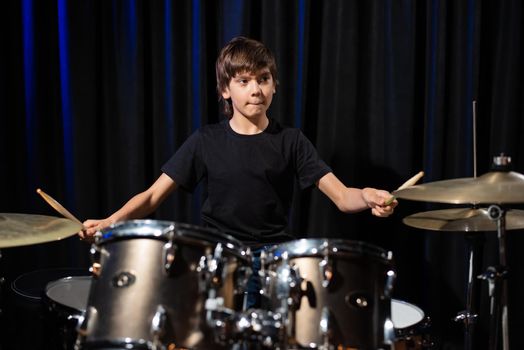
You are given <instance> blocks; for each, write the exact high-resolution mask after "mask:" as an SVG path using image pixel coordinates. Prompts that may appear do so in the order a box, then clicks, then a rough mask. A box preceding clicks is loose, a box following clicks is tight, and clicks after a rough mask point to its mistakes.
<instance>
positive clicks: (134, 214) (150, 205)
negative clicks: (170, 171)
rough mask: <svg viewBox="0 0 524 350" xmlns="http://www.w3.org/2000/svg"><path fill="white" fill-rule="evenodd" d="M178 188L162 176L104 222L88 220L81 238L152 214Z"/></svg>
mask: <svg viewBox="0 0 524 350" xmlns="http://www.w3.org/2000/svg"><path fill="white" fill-rule="evenodd" d="M176 187H177V185H176V183H175V181H174V180H173V179H171V178H170V177H169V176H167V175H166V174H162V175H160V176H159V177H158V179H157V180H156V181H155V182H154V183H153V185H151V187H149V188H148V189H147V190H145V191H144V192H140V193H139V194H137V195H135V196H134V197H132V198H131V199H130V200H129V201H128V202H127V203H126V204H124V206H123V207H122V208H120V209H118V210H117V211H116V212H115V213H113V214H112V215H111V216H109V217H107V218H105V219H102V220H86V221H85V222H84V229H83V230H82V231H81V232H79V236H80V238H85V237H89V236H93V235H94V234H95V233H96V231H97V230H102V229H104V228H106V227H108V226H109V225H111V224H113V223H115V222H117V221H122V220H130V219H140V218H143V217H145V216H146V215H148V214H150V213H152V212H153V211H154V210H155V209H156V208H158V206H159V205H160V204H161V203H162V202H163V201H164V199H165V198H166V197H167V195H168V194H169V193H171V192H172V191H173V190H175V189H176Z"/></svg>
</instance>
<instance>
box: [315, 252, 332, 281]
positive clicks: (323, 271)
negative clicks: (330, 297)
mask: <svg viewBox="0 0 524 350" xmlns="http://www.w3.org/2000/svg"><path fill="white" fill-rule="evenodd" d="M318 267H319V269H320V276H322V287H324V288H327V287H328V286H329V284H330V283H331V280H332V279H333V262H332V261H331V260H330V259H329V257H328V255H327V254H326V255H325V256H324V259H322V260H321V261H320V262H319V263H318Z"/></svg>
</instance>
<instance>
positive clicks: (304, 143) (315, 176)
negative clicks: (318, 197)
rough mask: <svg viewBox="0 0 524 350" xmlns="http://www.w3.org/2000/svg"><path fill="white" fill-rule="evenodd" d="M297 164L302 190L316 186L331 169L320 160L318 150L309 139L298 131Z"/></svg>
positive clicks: (296, 145)
mask: <svg viewBox="0 0 524 350" xmlns="http://www.w3.org/2000/svg"><path fill="white" fill-rule="evenodd" d="M295 162H296V165H295V167H296V171H297V178H298V184H299V186H300V188H301V189H305V188H308V187H310V186H312V185H314V184H315V183H316V182H317V181H318V180H320V179H321V178H322V177H323V176H324V175H326V174H328V173H330V172H331V171H332V170H331V168H330V167H329V166H328V165H327V164H326V163H325V162H324V161H323V160H322V159H320V157H319V155H318V152H317V150H316V149H315V147H314V146H313V144H312V143H311V141H309V140H308V138H307V137H306V136H305V135H304V134H303V133H302V132H301V131H300V130H298V133H297V138H296V144H295Z"/></svg>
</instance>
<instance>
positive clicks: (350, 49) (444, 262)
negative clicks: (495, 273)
mask: <svg viewBox="0 0 524 350" xmlns="http://www.w3.org/2000/svg"><path fill="white" fill-rule="evenodd" d="M523 12H524V10H523V5H522V2H521V1H519V0H504V1H494V0H491V1H487V0H484V1H482V0H461V1H439V0H431V1H430V0H428V1H414V0H410V1H408V0H395V1H394V0H373V1H343V0H339V1H335V0H330V1H320V0H318V1H315V0H311V1H307V0H295V1H280V0H267V1H242V0H220V1H204V0H192V1H190V0H185V1H177V0H165V1H160V0H159V1H140V0H135V1H131V0H130V1H115V0H113V1H101V0H99V1H94V0H87V1H66V0H55V1H52V0H45V1H35V0H19V1H17V0H8V1H6V2H4V3H3V4H2V5H1V11H0V26H1V30H0V37H1V46H2V47H1V51H2V54H0V159H1V161H0V186H1V187H0V188H1V195H0V212H4V213H26V214H44V215H51V216H55V215H57V213H56V212H54V211H53V210H52V209H51V208H50V207H49V206H48V205H47V204H46V203H45V202H43V201H42V199H41V198H39V197H38V196H37V194H36V193H35V189H36V188H38V187H40V188H42V189H43V190H44V191H46V192H47V193H49V194H51V195H52V196H53V197H54V198H55V199H57V200H58V201H59V202H60V203H62V204H63V205H64V206H65V207H66V208H68V209H69V210H70V211H71V212H72V213H74V214H75V215H76V216H77V217H79V218H80V219H81V220H85V219H88V218H101V217H105V216H107V215H109V214H110V213H112V212H113V211H115V210H116V209H118V208H119V207H120V206H121V205H122V204H123V203H124V202H125V201H126V200H127V199H129V198H130V197H131V196H132V195H133V194H135V193H137V192H139V191H142V190H144V189H145V188H147V187H148V186H149V185H150V184H151V183H152V182H153V181H154V180H155V179H156V177H157V176H159V175H160V170H159V169H160V167H161V165H162V164H163V163H164V162H165V161H166V160H167V159H168V158H169V157H170V156H171V154H172V153H173V152H175V150H176V149H177V147H179V146H180V145H181V143H182V142H183V141H184V140H185V139H186V138H187V137H188V136H189V135H190V134H191V133H192V132H193V131H194V130H195V129H197V128H198V127H199V126H201V125H205V124H208V123H214V122H217V121H219V120H220V119H221V118H222V117H221V116H220V113H219V108H218V103H217V94H216V88H215V75H214V62H215V59H216V56H217V54H218V51H219V50H220V48H221V47H222V46H223V45H224V44H225V43H226V42H227V41H229V40H230V39H231V38H232V37H234V36H237V35H245V36H249V37H253V38H256V39H259V40H261V41H263V42H264V43H265V44H266V45H267V46H269V47H270V48H271V49H272V51H273V52H274V53H275V55H276V57H277V64H278V67H279V86H278V88H277V95H276V97H275V99H274V102H273V105H272V107H271V109H270V115H271V116H272V117H274V118H276V119H277V120H279V121H281V122H282V123H284V124H287V125H291V126H296V127H299V128H301V129H302V130H303V131H304V133H305V134H306V135H307V137H308V138H309V139H310V140H311V141H312V142H313V143H314V144H315V146H316V147H317V149H318V151H319V153H320V154H321V156H322V157H323V159H324V160H325V161H326V162H327V163H328V164H329V165H330V166H331V167H332V168H333V170H334V172H335V174H336V175H337V176H338V177H339V178H340V179H341V180H342V181H343V182H344V183H345V184H346V185H348V186H354V187H365V186H373V187H378V188H384V189H388V190H394V189H396V188H397V187H398V186H399V185H400V184H402V183H403V182H404V181H405V180H406V179H408V178H409V177H411V176H412V175H414V174H415V173H417V172H418V171H420V170H424V171H425V177H424V178H423V182H432V181H438V180H446V179H453V178H460V177H471V176H473V175H474V170H475V169H474V164H475V163H474V160H475V159H476V160H477V169H476V170H477V174H479V175H481V174H484V173H487V172H489V171H490V165H491V159H492V157H493V156H494V155H498V154H500V153H501V152H503V153H505V154H507V155H509V156H511V158H512V164H513V170H514V171H517V172H524V140H523V138H522V134H523V132H524V122H523V102H522V101H524V93H523V86H524V84H523V78H524V77H523V63H522V62H524V58H523V54H522V51H523V48H524V39H523V37H522V33H523V32H524V25H523V24H522V16H523ZM473 101H476V102H477V104H476V113H473V112H474V111H473ZM474 115H476V140H477V142H476V150H477V152H476V154H475V152H474V147H473V134H474V132H473V131H474V130H473V125H474V123H473V120H474V118H473V116H474ZM475 155H476V158H475ZM295 199H296V200H295V202H294V205H293V210H292V220H291V227H292V228H293V230H294V231H295V232H296V234H297V235H298V236H300V237H309V238H312V237H328V238H345V239H353V240H361V241H366V242H368V243H372V244H375V245H378V246H380V247H382V248H384V249H388V250H391V251H392V252H393V255H394V257H395V264H396V265H395V266H396V271H397V275H398V277H397V280H396V283H395V292H394V296H395V298H398V299H402V300H405V301H408V302H411V303H414V304H416V305H418V306H420V307H421V308H422V309H423V310H424V312H425V314H426V316H429V317H431V335H432V340H433V341H434V342H435V344H436V346H437V347H438V348H446V349H447V348H462V347H463V339H462V334H463V328H464V325H463V324H462V323H456V322H453V321H452V318H453V317H454V316H455V315H456V314H457V313H458V312H459V311H462V310H464V308H465V293H466V281H467V269H468V266H467V261H468V256H467V250H466V248H467V244H466V242H467V240H466V235H465V234H464V232H453V233H449V232H434V231H424V230H420V229H414V228H410V227H408V226H406V225H404V224H403V223H402V219H403V218H404V217H405V216H408V215H411V214H413V213H416V212H420V211H426V210H433V209H441V208H449V207H452V206H444V205H435V204H431V203H424V202H410V201H405V200H400V206H399V207H398V209H397V211H396V213H395V215H394V216H392V217H390V218H388V219H377V218H375V217H372V216H371V215H370V213H369V212H365V213H359V214H354V215H346V214H342V213H340V212H338V211H337V209H336V207H335V206H334V205H333V204H332V203H330V202H329V200H327V199H326V198H325V197H324V196H323V195H322V194H320V193H319V191H318V190H316V189H311V190H306V191H303V192H299V193H297V194H296V198H295ZM518 207H519V205H515V206H514V208H518ZM199 209H200V192H199V190H197V191H196V193H194V194H188V193H183V192H177V193H175V194H174V195H172V196H171V197H170V198H168V200H166V202H165V203H164V204H163V205H162V206H161V207H160V208H159V209H158V210H157V212H156V213H155V214H154V215H152V216H151V218H153V219H162V220H171V221H177V222H189V223H194V224H198V223H199ZM478 236H479V237H481V239H480V241H482V239H484V240H485V243H484V244H483V247H482V246H481V248H482V249H480V252H479V253H478V256H479V259H480V263H479V266H478V271H477V274H480V273H482V272H483V271H484V270H485V269H486V267H487V266H491V265H495V264H497V259H498V253H497V251H498V242H497V239H496V233H495V232H486V233H482V234H479V235H478ZM522 240H523V238H522V230H515V231H509V232H508V255H509V263H508V265H509V271H510V273H509V277H508V285H509V305H510V308H509V321H510V322H509V324H510V338H511V348H512V349H519V348H522V347H523V346H524V341H523V340H522V337H519V333H518V331H519V328H518V323H519V318H520V317H519V316H520V314H522V313H523V312H524V304H523V303H522V301H521V298H520V295H522V293H523V292H524V291H523V289H524V283H523V281H522V276H523V272H522V266H523V260H522V257H521V256H520V254H519V252H520V249H521V248H522V247H523V242H522ZM2 256H3V257H2V261H1V263H2V274H3V276H4V278H5V279H6V283H4V285H3V289H4V292H5V290H6V289H9V283H10V282H11V281H12V280H13V279H14V278H15V277H16V276H18V275H20V274H22V273H24V272H27V271H32V270H37V269H41V268H54V267H63V266H68V267H81V268H84V267H87V266H88V265H89V245H88V244H86V243H85V242H81V241H79V240H78V238H77V237H76V236H73V237H70V238H68V239H65V240H62V241H59V242H49V243H44V244H40V245H33V246H27V247H17V248H9V249H3V250H2ZM137 258H138V257H137ZM487 289H488V284H487V282H480V281H479V282H477V286H476V290H477V294H479V298H480V300H481V302H480V310H478V311H479V324H478V326H477V332H476V335H475V337H476V338H475V339H476V340H475V341H476V347H475V348H476V349H482V348H486V346H487V337H488V333H489V330H488V328H487V325H488V321H489V320H488V318H489V316H488V315H489V310H488V305H487Z"/></svg>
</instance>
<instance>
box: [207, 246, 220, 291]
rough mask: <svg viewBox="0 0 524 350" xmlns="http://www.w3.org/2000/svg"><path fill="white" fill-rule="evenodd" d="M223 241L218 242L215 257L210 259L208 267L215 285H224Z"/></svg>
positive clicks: (212, 282)
mask: <svg viewBox="0 0 524 350" xmlns="http://www.w3.org/2000/svg"><path fill="white" fill-rule="evenodd" d="M223 250H224V248H222V243H218V244H217V246H216V247H215V251H214V253H213V257H212V258H211V259H209V260H208V264H207V268H208V271H209V275H210V277H211V285H212V286H213V287H220V286H221V285H222V271H223V269H224V264H223V262H222V251H223Z"/></svg>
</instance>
